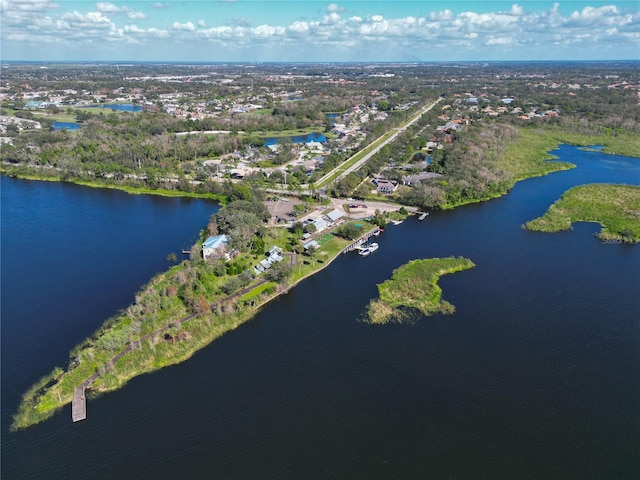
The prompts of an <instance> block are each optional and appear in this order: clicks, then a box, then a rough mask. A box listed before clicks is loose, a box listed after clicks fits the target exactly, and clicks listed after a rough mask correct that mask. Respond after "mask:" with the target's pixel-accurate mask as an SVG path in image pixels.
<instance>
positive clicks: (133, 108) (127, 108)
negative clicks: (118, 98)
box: [85, 103, 142, 112]
mask: <svg viewBox="0 0 640 480" xmlns="http://www.w3.org/2000/svg"><path fill="white" fill-rule="evenodd" d="M85 108H106V109H109V110H116V111H119V112H141V111H142V107H141V106H140V105H133V104H132V103H110V104H103V105H90V106H88V107H85Z"/></svg>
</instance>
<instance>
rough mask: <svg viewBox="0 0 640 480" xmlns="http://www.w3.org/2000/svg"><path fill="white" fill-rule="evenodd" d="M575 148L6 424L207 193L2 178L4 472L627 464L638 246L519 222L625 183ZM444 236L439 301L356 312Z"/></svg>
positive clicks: (636, 431)
mask: <svg viewBox="0 0 640 480" xmlns="http://www.w3.org/2000/svg"><path fill="white" fill-rule="evenodd" d="M554 154H556V155H557V156H559V157H560V158H561V159H562V160H565V161H570V162H572V163H575V164H577V168H576V169H573V170H570V171H565V172H557V173H554V174H551V175H548V176H546V177H540V178H534V179H530V180H526V181H523V182H519V183H518V184H517V185H516V187H515V188H514V189H513V190H512V192H511V193H510V194H509V195H507V196H505V197H503V198H500V199H496V200H492V201H490V202H485V203H481V204H476V205H469V206H466V207H462V208H458V209H456V210H453V211H436V212H432V213H431V215H430V216H429V217H427V219H426V220H425V221H423V222H419V221H417V220H416V219H415V218H410V219H408V220H406V221H405V222H403V223H402V224H401V225H397V226H389V227H388V228H387V229H386V230H385V232H384V233H383V234H382V235H380V237H378V239H377V242H378V243H379V244H380V248H379V249H378V250H377V251H376V252H375V253H373V254H371V255H370V256H368V257H365V258H363V257H361V256H359V255H356V254H349V255H344V256H341V257H340V258H339V259H337V260H336V261H335V262H334V263H332V264H331V265H330V266H329V267H328V268H327V269H325V270H323V271H322V272H320V273H318V274H317V275H315V276H314V277H312V278H310V279H308V280H306V281H305V282H303V283H302V284H300V285H298V286H297V287H295V288H294V289H292V290H291V291H290V292H289V293H288V294H286V295H283V296H282V297H280V298H279V299H277V300H276V301H274V302H272V303H271V304H269V305H267V306H266V307H264V308H263V309H262V310H261V311H260V312H259V313H258V315H257V316H256V317H255V318H254V319H253V320H252V321H250V322H248V323H246V324H244V325H242V326H241V327H239V328H238V329H236V330H235V331H233V332H230V333H228V334H226V335H225V336H224V337H222V338H221V339H219V340H217V341H216V342H214V343H213V344H211V345H210V346H209V347H207V348H205V349H203V350H201V351H199V352H197V353H196V354H195V355H194V356H193V358H192V359H190V360H189V361H187V362H184V363H182V364H180V365H176V366H173V367H169V368H166V369H163V370H161V371H159V372H156V373H153V374H149V375H144V376H141V377H138V378H136V379H133V380H132V381H131V382H130V383H129V384H128V385H127V386H126V387H125V388H123V389H121V390H119V391H117V392H113V393H110V394H107V395H104V396H103V397H101V398H98V399H96V400H92V401H89V403H88V419H87V420H86V421H84V422H80V423H78V424H73V423H72V422H71V419H70V407H67V408H65V409H63V410H62V411H61V412H60V413H59V414H57V415H56V416H55V417H54V418H52V419H50V420H48V421H46V422H45V423H42V424H40V425H37V426H35V427H32V428H29V429H26V430H24V431H20V432H16V433H9V432H8V426H9V422H10V416H11V414H12V413H13V412H14V411H15V408H16V405H17V403H18V400H19V396H20V395H21V394H22V393H23V391H24V390H25V389H26V388H27V387H28V386H29V385H30V384H32V383H33V382H34V381H36V380H37V379H38V378H39V377H40V376H42V375H44V374H45V373H47V372H49V371H50V370H51V368H52V367H53V366H55V365H61V364H64V362H65V359H66V357H67V354H68V351H69V350H70V348H72V347H73V346H74V345H75V344H76V343H77V342H79V341H80V340H82V339H83V338H85V337H86V336H87V335H89V334H90V333H91V332H93V331H94V330H95V329H96V328H97V327H98V326H99V325H100V324H101V323H102V321H103V320H104V319H105V318H107V317H108V316H110V315H112V314H113V313H114V312H116V311H117V310H118V309H120V308H123V307H124V306H126V305H127V304H128V302H130V301H131V299H132V298H133V295H134V294H135V292H136V290H137V289H138V288H139V287H140V285H142V284H144V283H145V282H146V281H148V279H149V278H150V277H151V276H152V275H153V274H154V273H155V272H157V271H160V270H163V269H165V268H167V262H166V260H165V258H166V256H167V254H168V253H170V252H178V251H179V250H180V249H181V248H182V247H186V246H188V245H189V244H190V242H192V241H193V240H194V239H195V236H196V234H197V231H198V229H199V228H201V227H202V226H203V225H204V224H205V223H206V220H207V217H208V215H210V213H211V212H212V211H213V210H214V209H215V205H212V204H211V203H207V202H203V201H197V200H177V199H162V198H153V197H138V196H129V195H126V194H123V193H121V192H115V191H109V190H90V189H86V188H82V187H75V186H71V185H66V184H53V183H45V182H26V181H20V180H12V179H7V178H2V192H1V193H2V209H3V211H2V260H3V261H2V352H1V353H2V414H1V415H2V460H1V461H2V476H3V479H4V478H6V479H30V478H34V479H36V478H37V479H49V478H50V479H60V478H114V479H119V478H135V479H147V478H149V479H160V478H167V479H172V478H225V479H230V478H238V479H266V478H292V479H294V478H295V479H297V478H323V479H324V478H336V479H343V478H367V479H389V478H403V479H404V478H406V479H412V478H434V479H440V478H447V479H469V478H480V479H514V478H517V479H523V478H524V479H527V478H531V479H603V478H607V479H609V478H616V479H631V478H638V477H639V476H640V456H639V455H638V451H640V382H638V372H639V371H640V325H639V322H638V318H640V287H639V285H640V283H639V280H640V278H639V272H640V247H639V246H629V245H607V244H603V243H602V242H600V241H599V240H597V239H596V238H595V237H594V235H593V234H594V232H596V231H597V230H598V228H599V227H598V226H596V225H593V224H578V225H576V226H575V227H574V229H573V230H572V231H569V232H563V233H558V234H543V233H533V232H527V231H524V230H522V229H521V228H520V227H521V225H522V224H523V223H524V222H526V221H528V220H530V219H532V218H535V217H537V216H539V215H541V214H542V213H544V211H546V209H547V208H548V206H549V205H550V204H551V203H553V202H554V201H555V200H556V199H558V198H559V197H560V195H561V194H562V193H563V192H564V191H566V190H567V189H569V188H571V187H572V186H575V185H579V184H584V183H593V182H605V181H606V182H614V183H628V184H639V183H640V160H638V159H633V158H627V157H616V156H607V155H604V154H602V153H600V152H585V151H581V150H579V149H577V148H574V147H568V146H561V147H560V148H559V150H558V151H556V152H554ZM449 255H455V256H464V257H467V258H469V259H471V260H472V261H473V262H474V263H475V264H476V267H475V268H473V269H471V270H467V271H464V272H459V273H456V274H454V275H448V276H445V277H443V278H442V279H441V280H440V285H441V287H442V289H443V297H444V299H446V300H448V301H450V302H451V303H453V304H454V305H455V306H456V312H455V314H453V315H448V316H441V315H439V316H433V317H420V318H416V322H415V323H413V324H405V325H397V324H390V325H382V326H372V325H368V324H366V323H363V322H362V321H361V320H362V315H363V313H364V310H365V308H366V305H367V303H368V302H369V300H370V299H371V298H374V297H375V296H376V294H377V290H376V285H377V284H379V283H381V282H383V281H384V280H386V279H387V278H389V277H390V276H391V272H392V271H393V269H394V268H397V267H398V266H400V265H402V264H404V263H406V262H407V261H409V260H411V259H414V258H430V257H440V256H449Z"/></svg>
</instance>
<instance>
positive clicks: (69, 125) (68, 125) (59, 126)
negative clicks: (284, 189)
mask: <svg viewBox="0 0 640 480" xmlns="http://www.w3.org/2000/svg"><path fill="white" fill-rule="evenodd" d="M52 126H53V129H54V130H78V129H79V128H80V124H79V123H75V122H53V125H52Z"/></svg>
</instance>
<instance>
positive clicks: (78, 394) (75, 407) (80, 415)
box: [71, 385, 87, 422]
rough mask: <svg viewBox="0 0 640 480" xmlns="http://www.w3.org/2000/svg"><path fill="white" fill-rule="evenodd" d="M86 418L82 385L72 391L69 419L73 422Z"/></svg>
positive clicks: (85, 402)
mask: <svg viewBox="0 0 640 480" xmlns="http://www.w3.org/2000/svg"><path fill="white" fill-rule="evenodd" d="M86 418H87V399H86V397H85V396H84V385H82V386H81V387H76V388H75V390H74V391H73V402H72V403H71V419H72V420H73V421H74V422H79V421H80V420H85V419H86Z"/></svg>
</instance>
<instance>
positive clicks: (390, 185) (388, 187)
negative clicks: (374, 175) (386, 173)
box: [376, 178, 398, 195]
mask: <svg viewBox="0 0 640 480" xmlns="http://www.w3.org/2000/svg"><path fill="white" fill-rule="evenodd" d="M376 187H377V190H378V193H382V194H383V195H389V194H390V193H393V192H395V191H396V189H397V188H398V182H395V181H393V180H387V179H384V178H378V179H377V180H376Z"/></svg>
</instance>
